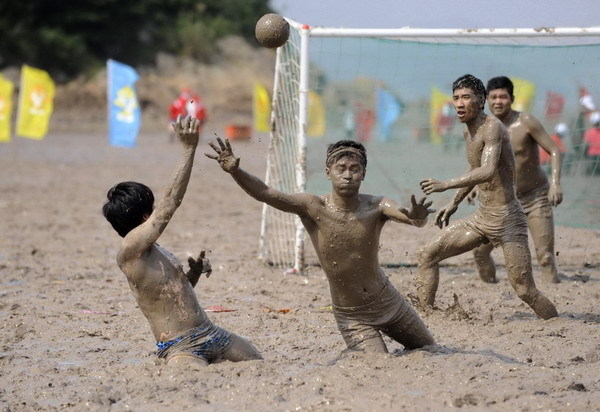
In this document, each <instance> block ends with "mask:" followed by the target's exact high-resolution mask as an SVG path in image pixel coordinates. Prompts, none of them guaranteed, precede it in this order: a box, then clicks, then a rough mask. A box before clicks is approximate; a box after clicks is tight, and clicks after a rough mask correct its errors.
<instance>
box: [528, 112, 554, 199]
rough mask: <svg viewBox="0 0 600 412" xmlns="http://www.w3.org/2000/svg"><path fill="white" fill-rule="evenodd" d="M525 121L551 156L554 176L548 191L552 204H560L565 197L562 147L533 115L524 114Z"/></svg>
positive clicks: (537, 140)
mask: <svg viewBox="0 0 600 412" xmlns="http://www.w3.org/2000/svg"><path fill="white" fill-rule="evenodd" d="M523 121H524V122H525V124H526V125H527V128H528V130H529V134H530V135H531V137H533V140H535V141H536V142H537V144H539V145H540V147H541V148H542V149H544V150H545V151H546V152H547V153H548V154H549V155H550V156H551V161H550V162H551V163H550V164H551V165H552V176H551V178H550V190H549V191H548V200H549V201H550V204H551V205H552V206H558V205H559V204H560V203H561V202H562V199H563V193H562V189H561V187H560V149H559V147H558V145H557V144H556V143H555V142H554V140H552V138H551V137H550V136H548V133H546V130H544V126H542V124H541V123H540V122H539V121H538V120H537V119H536V118H535V117H533V116H531V115H526V116H523Z"/></svg>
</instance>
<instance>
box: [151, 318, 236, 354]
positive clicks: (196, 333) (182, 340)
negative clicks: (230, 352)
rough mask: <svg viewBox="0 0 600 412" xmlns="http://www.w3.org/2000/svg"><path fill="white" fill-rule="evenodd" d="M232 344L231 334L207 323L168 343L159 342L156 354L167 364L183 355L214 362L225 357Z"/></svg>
mask: <svg viewBox="0 0 600 412" xmlns="http://www.w3.org/2000/svg"><path fill="white" fill-rule="evenodd" d="M232 342H233V339H232V335H231V333H230V332H228V331H226V330H225V329H223V328H220V327H218V326H216V325H214V324H213V323H212V322H210V321H207V322H206V323H204V324H202V325H201V326H197V327H195V328H192V329H190V330H188V331H187V332H185V333H184V334H183V335H181V336H179V337H177V338H175V339H172V340H170V341H168V342H157V343H156V346H158V351H157V352H156V354H157V355H158V357H159V358H162V359H165V360H166V361H167V362H168V361H169V360H170V359H171V358H172V357H173V356H175V355H182V354H189V355H192V356H195V357H197V358H200V359H203V360H205V361H207V362H213V361H215V360H217V359H221V358H222V357H223V355H224V354H225V352H227V349H229V346H230V345H231V343H232Z"/></svg>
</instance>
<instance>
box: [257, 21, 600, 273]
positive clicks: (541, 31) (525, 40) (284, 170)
mask: <svg viewBox="0 0 600 412" xmlns="http://www.w3.org/2000/svg"><path fill="white" fill-rule="evenodd" d="M287 20H288V22H289V23H290V26H291V27H290V38H289V40H288V42H287V43H286V45H285V46H283V47H280V48H278V49H277V59H276V70H275V77H274V85H273V99H272V111H271V129H272V130H271V134H270V144H269V151H268V160H267V171H266V179H265V180H266V183H267V184H268V185H269V186H271V187H274V188H275V189H277V190H280V191H283V192H286V193H297V192H304V191H306V190H307V142H308V139H307V130H308V128H309V124H308V123H309V100H310V99H309V94H310V91H311V90H314V89H316V88H317V87H318V86H316V85H315V84H316V83H317V82H318V81H319V79H318V76H319V75H321V76H322V77H323V78H327V80H328V81H329V82H330V83H333V82H337V83H336V84H338V85H339V84H342V83H344V82H346V83H345V84H348V82H351V81H353V80H352V79H350V80H348V79H347V78H344V79H342V80H332V79H333V77H332V75H328V74H323V73H324V71H325V69H324V68H323V67H324V66H326V65H327V64H328V63H315V62H314V61H312V60H311V52H312V51H313V42H314V41H315V39H317V38H322V39H324V38H327V39H342V38H344V39H346V38H348V39H350V38H355V39H378V40H379V43H376V44H371V43H368V44H367V43H361V44H358V43H353V44H351V45H350V47H349V49H352V50H353V52H356V50H359V53H363V54H364V55H368V56H369V57H368V58H362V57H356V58H354V60H352V58H350V60H349V62H350V63H344V61H343V60H342V59H343V58H342V57H338V59H339V60H338V64H337V65H336V63H335V61H334V62H333V63H331V64H329V66H331V67H334V70H338V72H339V73H342V75H341V76H342V77H343V76H345V74H343V73H345V72H344V70H346V69H347V68H348V66H354V65H356V66H359V65H365V66H368V65H369V64H371V65H372V66H376V65H378V64H381V65H384V64H385V65H394V64H398V63H399V62H403V60H402V59H403V57H404V56H403V55H400V56H397V57H395V60H394V61H392V62H391V63H382V61H383V60H381V62H380V60H379V57H377V56H376V55H375V54H374V53H375V52H374V49H379V47H380V45H381V51H380V53H383V54H387V55H389V54H394V53H393V52H386V51H385V50H392V51H393V50H394V47H395V46H396V43H394V42H397V44H401V43H402V44H409V45H411V46H414V47H419V45H420V44H422V45H450V47H451V45H453V44H454V45H471V46H474V47H478V46H485V47H486V49H485V50H488V49H489V48H490V47H491V48H492V49H489V50H492V51H489V52H487V53H488V55H493V53H495V52H494V51H493V50H495V49H493V47H495V46H504V45H510V46H514V47H516V48H515V50H516V51H514V52H513V54H517V53H520V52H521V51H522V50H521V49H519V47H522V46H524V45H527V46H528V47H534V48H535V47H540V46H541V47H545V46H548V47H557V46H559V47H560V46H564V47H567V48H568V47H569V46H572V45H586V44H592V45H594V46H598V43H600V27H565V28H558V27H557V28H518V29H418V28H399V29H350V28H326V27H310V26H307V25H303V24H300V23H298V22H295V21H293V20H290V19H287ZM415 45H416V46H415ZM343 47H345V46H344V45H342V43H341V42H340V43H335V46H334V47H329V46H327V45H322V44H320V45H317V46H315V48H318V49H319V50H317V52H320V53H322V55H323V56H325V57H323V59H324V60H323V61H325V62H327V61H331V59H336V57H331V55H332V51H331V50H335V52H336V53H337V52H338V50H339V53H340V55H344V54H345V53H346V51H345V49H343ZM428 47H429V46H428ZM384 48H386V49H384ZM387 48H390V49H387ZM436 50H438V51H439V50H441V49H436ZM499 50H503V49H499ZM591 50H593V53H598V55H597V56H596V61H597V65H596V67H600V65H598V63H600V52H599V51H600V47H595V48H593V49H591ZM424 52H426V50H425V49H424ZM427 52H429V51H427ZM436 53H437V51H434V52H432V57H431V58H432V59H435V58H436ZM454 53H455V54H461V53H462V49H458V50H457V51H455V52H454ZM490 53H492V54H490ZM507 54H509V55H510V53H507ZM582 54H589V53H585V52H582ZM357 56H360V55H358V54H357ZM494 56H495V55H494ZM569 56H571V54H570V55H569ZM328 59H329V60H328ZM475 60H478V59H475ZM481 60H484V57H482V59H481ZM394 62H395V63H394ZM405 63H406V64H407V65H409V64H411V62H410V61H407V62H405ZM470 63H471V62H466V64H464V65H463V66H462V67H461V66H460V65H459V64H457V63H456V62H452V63H451V65H452V66H453V67H451V69H452V70H446V71H451V73H449V74H448V79H449V78H452V79H454V78H457V77H459V76H460V75H462V74H465V73H470V72H471V66H470ZM586 64H587V63H586ZM431 65H432V66H433V65H435V64H433V63H432V64H431ZM518 65H519V63H518V62H515V63H513V67H516V66H518ZM424 66H427V65H424ZM496 66H497V67H498V70H506V69H505V68H500V66H499V65H496ZM422 69H423V67H421V68H419V67H417V68H416V69H415V70H416V72H415V74H410V75H407V74H403V75H400V74H398V76H404V77H405V80H406V83H409V82H413V83H417V78H418V77H419V74H418V72H419V71H423V70H422ZM313 70H315V71H316V73H318V74H315V72H313ZM428 70H429V68H428ZM489 70H490V71H489V72H490V73H494V71H493V70H494V67H492V68H490V69H489ZM388 71H391V70H388ZM479 71H483V69H481V70H479ZM357 73H358V72H357ZM472 74H475V75H477V73H472ZM485 74H487V72H485ZM503 74H504V73H502V72H500V73H498V75H503ZM387 75H388V73H386V74H385V76H387ZM355 76H356V77H364V76H363V74H362V73H358V74H356V75H355ZM385 76H383V77H385ZM435 76H436V74H435V73H433V72H432V74H431V76H430V77H432V80H431V81H432V82H433V81H434V79H433V78H434V77H435ZM565 76H568V74H567V73H565ZM346 77H348V76H346ZM478 77H479V76H478ZM580 77H583V75H580ZM348 78H349V77H348ZM370 78H375V80H373V81H376V83H377V84H378V85H381V84H385V83H386V80H382V79H379V78H376V75H374V76H371V77H370ZM482 80H483V81H484V83H485V82H486V81H487V78H482ZM579 80H581V79H579ZM387 83H388V85H389V80H388V81H387ZM443 84H444V85H446V84H448V82H447V81H446V80H444V81H443ZM448 87H449V85H448ZM388 88H389V89H390V90H392V91H393V92H394V93H395V94H396V95H397V94H398V93H400V92H398V91H397V90H396V89H394V88H393V87H388ZM397 89H399V90H403V89H402V88H400V87H398V88H397ZM428 90H429V89H428ZM320 91H321V92H323V95H324V96H326V95H327V93H328V91H323V90H320ZM331 93H333V94H335V93H337V95H336V96H338V97H337V99H338V101H341V100H343V99H342V98H340V97H339V95H340V93H341V94H344V93H343V92H339V90H338V91H337V92H331ZM331 93H330V94H331ZM414 94H415V96H414V98H412V100H410V101H415V102H417V101H421V100H423V99H422V98H421V97H419V96H418V95H417V93H416V92H415V93H414ZM346 95H347V94H346ZM329 97H330V98H331V96H329ZM331 99H333V98H331ZM355 100H360V98H355ZM344 104H346V103H344ZM357 104H360V102H358V103H357ZM415 104H416V103H415ZM423 104H424V103H423ZM405 106H407V107H409V109H410V103H409V104H406V105H405ZM339 111H341V108H337V109H336V108H334V109H333V110H331V114H330V113H328V115H327V116H328V117H329V116H330V115H331V116H337V118H340V116H341V115H339V113H338V112H339ZM408 111H410V110H408ZM328 121H329V120H328ZM409 126H410V128H411V129H412V130H413V134H418V131H419V130H420V129H419V127H418V125H416V124H411V123H409V122H408V121H407V123H406V124H405V127H404V129H408V127H409ZM414 130H416V131H414ZM327 131H328V132H333V133H332V134H335V135H337V136H336V137H338V136H339V135H340V134H341V133H343V126H341V124H338V125H337V126H333V125H330V124H329V123H328V125H327ZM407 133H408V132H407ZM335 140H339V137H338V138H336V139H335ZM319 145H320V147H319V148H320V149H323V145H324V143H319ZM463 157H464V156H463ZM323 158H324V152H323ZM316 168H317V169H318V170H320V173H322V171H323V170H324V164H322V165H318V166H316ZM382 173H383V174H382V175H381V176H384V177H381V180H384V178H385V173H384V172H382ZM375 180H376V179H375ZM401 194H402V193H401ZM592 195H593V196H595V194H592ZM305 237H306V235H305V231H304V228H303V226H302V224H301V222H300V220H299V218H298V217H296V216H294V215H292V214H286V213H282V212H280V211H277V210H275V209H273V208H271V207H269V206H266V205H265V206H264V207H263V212H262V222H261V231H260V244H259V249H260V257H261V259H263V260H264V261H265V262H267V263H268V264H271V265H275V266H282V267H287V268H291V269H292V270H293V271H295V272H298V273H301V272H302V271H303V268H304V267H305V258H304V256H305Z"/></svg>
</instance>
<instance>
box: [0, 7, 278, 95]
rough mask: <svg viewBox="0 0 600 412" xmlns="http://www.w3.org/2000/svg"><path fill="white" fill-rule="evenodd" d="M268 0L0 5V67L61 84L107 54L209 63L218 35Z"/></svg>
mask: <svg viewBox="0 0 600 412" xmlns="http://www.w3.org/2000/svg"><path fill="white" fill-rule="evenodd" d="M268 2H269V0H125V1H123V0H27V1H24V2H16V1H6V2H2V4H0V69H3V68H5V67H9V66H20V65H21V64H28V65H30V66H34V67H39V68H41V69H43V70H46V71H48V72H49V73H50V75H51V76H52V77H53V79H54V80H55V81H57V82H59V83H61V82H66V81H69V80H71V79H73V78H75V77H77V76H79V75H91V74H93V73H94V72H95V71H96V70H98V68H99V67H102V66H104V64H105V63H106V60H107V59H109V58H111V59H115V60H118V61H121V62H123V63H126V64H129V65H132V66H139V65H153V64H154V61H155V57H156V55H157V53H159V52H164V53H170V54H173V55H177V56H187V57H191V58H193V59H196V60H198V61H201V62H210V60H211V58H212V57H213V56H214V54H215V52H217V50H216V46H215V44H216V41H217V40H218V39H220V38H223V37H225V36H229V35H239V36H241V37H243V38H245V39H246V40H247V41H249V42H250V43H251V44H254V45H256V44H257V43H256V40H255V39H254V25H255V24H256V21H257V20H258V19H259V18H260V17H261V16H262V15H263V14H265V13H270V12H272V10H271V9H270V7H269V5H268Z"/></svg>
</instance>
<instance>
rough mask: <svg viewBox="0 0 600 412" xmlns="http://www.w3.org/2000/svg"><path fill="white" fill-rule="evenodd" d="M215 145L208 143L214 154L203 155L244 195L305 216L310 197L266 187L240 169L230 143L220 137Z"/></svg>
mask: <svg viewBox="0 0 600 412" xmlns="http://www.w3.org/2000/svg"><path fill="white" fill-rule="evenodd" d="M217 143H218V146H217V145H216V144H215V143H213V142H209V143H208V144H209V145H210V147H212V148H213V150H214V151H215V153H216V154H209V153H205V155H206V156H207V157H209V158H211V159H214V160H216V161H217V162H219V164H220V165H221V168H222V169H223V170H224V171H226V172H227V173H229V174H230V175H231V176H232V177H233V179H234V180H235V181H236V183H237V184H238V185H239V186H240V187H241V188H242V189H244V190H245V191H246V193H248V194H249V195H250V196H252V197H253V198H255V199H256V200H258V201H261V202H264V203H266V204H268V205H269V206H272V207H274V208H276V209H279V210H281V211H283V212H289V213H295V214H297V215H304V214H306V212H307V208H308V204H309V203H310V198H311V196H310V195H306V194H303V193H298V194H288V193H283V192H280V191H278V190H275V189H273V188H272V187H269V186H267V185H266V184H265V182H263V181H262V180H260V179H259V178H258V177H256V176H254V175H251V174H250V173H248V172H246V171H245V170H243V169H242V168H240V158H239V157H235V155H234V154H233V150H232V148H231V143H230V142H229V140H228V139H225V140H224V141H223V140H222V139H221V138H220V137H217Z"/></svg>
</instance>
